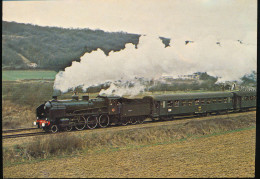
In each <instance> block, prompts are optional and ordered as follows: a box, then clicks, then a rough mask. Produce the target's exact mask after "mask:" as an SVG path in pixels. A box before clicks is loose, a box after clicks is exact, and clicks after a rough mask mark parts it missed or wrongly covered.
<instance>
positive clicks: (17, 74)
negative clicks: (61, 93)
mask: <svg viewBox="0 0 260 179" xmlns="http://www.w3.org/2000/svg"><path fill="white" fill-rule="evenodd" d="M56 74H57V73H56V72H55V71H48V70H3V71H2V80H3V81H15V80H32V79H43V80H44V79H51V80H54V79H55V75H56Z"/></svg>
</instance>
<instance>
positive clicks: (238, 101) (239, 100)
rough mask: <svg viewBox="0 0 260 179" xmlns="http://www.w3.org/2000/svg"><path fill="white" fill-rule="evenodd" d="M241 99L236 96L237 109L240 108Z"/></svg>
mask: <svg viewBox="0 0 260 179" xmlns="http://www.w3.org/2000/svg"><path fill="white" fill-rule="evenodd" d="M241 102H242V97H241V96H237V108H241Z"/></svg>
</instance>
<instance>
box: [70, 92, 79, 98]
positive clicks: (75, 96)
mask: <svg viewBox="0 0 260 179" xmlns="http://www.w3.org/2000/svg"><path fill="white" fill-rule="evenodd" d="M72 99H75V100H79V96H78V95H77V93H76V92H74V94H73V95H72Z"/></svg>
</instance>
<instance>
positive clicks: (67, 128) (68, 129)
mask: <svg viewBox="0 0 260 179" xmlns="http://www.w3.org/2000/svg"><path fill="white" fill-rule="evenodd" d="M72 128H73V127H72V126H67V127H65V131H71V130H72Z"/></svg>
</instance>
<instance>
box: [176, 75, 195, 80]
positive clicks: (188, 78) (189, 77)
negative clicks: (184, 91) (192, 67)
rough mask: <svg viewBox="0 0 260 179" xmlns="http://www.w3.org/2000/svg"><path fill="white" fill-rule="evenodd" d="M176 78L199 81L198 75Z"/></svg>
mask: <svg viewBox="0 0 260 179" xmlns="http://www.w3.org/2000/svg"><path fill="white" fill-rule="evenodd" d="M178 78H179V79H182V80H199V78H200V75H198V74H192V75H179V76H178Z"/></svg>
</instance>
